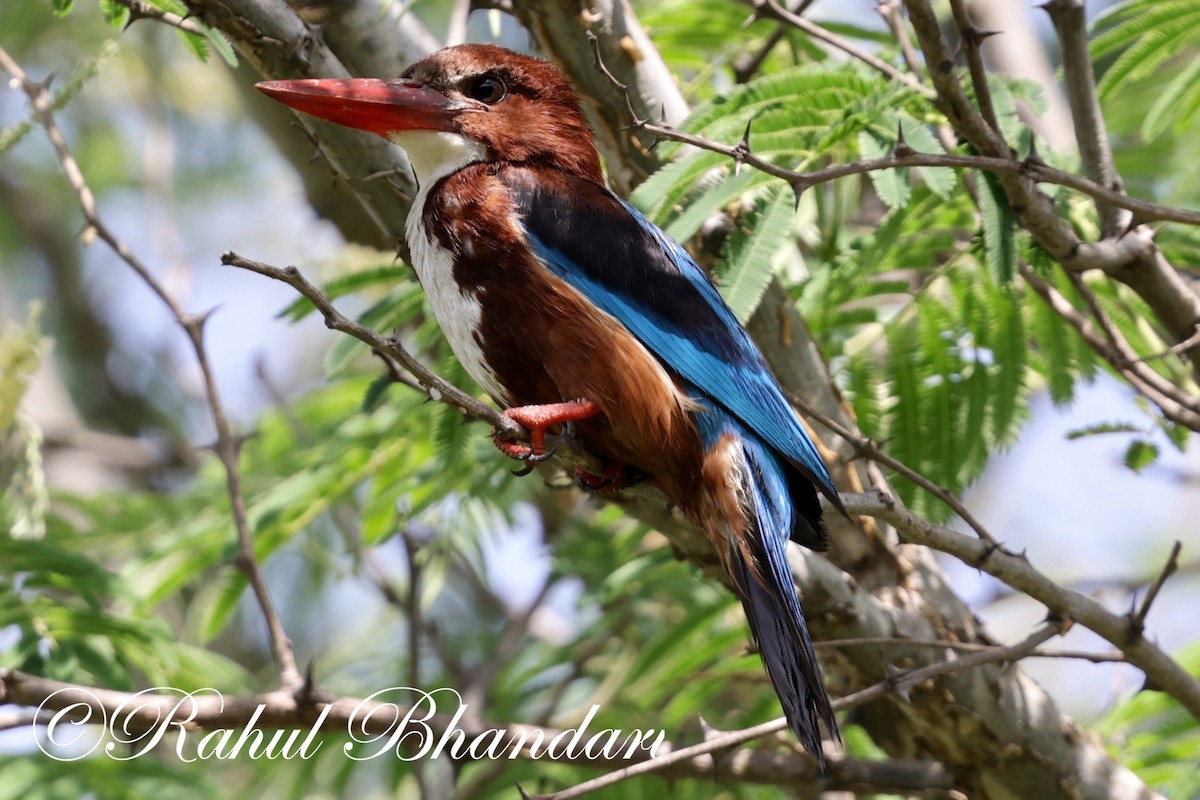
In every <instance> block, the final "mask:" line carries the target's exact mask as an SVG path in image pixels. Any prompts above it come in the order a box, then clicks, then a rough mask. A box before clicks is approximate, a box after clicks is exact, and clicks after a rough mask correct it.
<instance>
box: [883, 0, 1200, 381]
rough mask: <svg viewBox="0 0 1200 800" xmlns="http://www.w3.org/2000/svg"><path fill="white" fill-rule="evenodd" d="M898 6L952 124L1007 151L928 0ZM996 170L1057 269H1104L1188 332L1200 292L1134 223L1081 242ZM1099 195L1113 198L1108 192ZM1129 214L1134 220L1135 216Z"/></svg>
mask: <svg viewBox="0 0 1200 800" xmlns="http://www.w3.org/2000/svg"><path fill="white" fill-rule="evenodd" d="M904 5H905V7H906V8H907V9H908V16H909V19H910V20H912V23H913V29H914V30H915V31H916V34H917V39H918V41H919V42H920V44H921V50H922V51H923V52H924V53H925V62H926V64H928V65H929V66H930V78H931V79H932V82H933V85H934V88H935V89H936V90H937V95H938V106H939V108H940V109H941V110H942V111H943V113H945V114H946V116H947V118H948V119H949V120H950V124H951V125H952V126H953V127H954V129H955V130H956V131H958V132H959V134H961V135H962V136H963V137H964V138H965V139H966V140H967V141H968V142H969V143H970V144H971V146H972V147H973V148H974V149H975V150H976V152H978V153H979V154H980V155H982V156H987V157H991V158H1007V157H1009V156H1010V154H1011V149H1010V148H1009V146H1008V144H1007V143H1006V142H1005V141H1004V140H1003V138H1002V137H1000V136H999V134H997V133H996V131H994V130H993V129H992V128H991V126H989V125H988V123H987V121H986V120H985V119H984V118H983V116H982V115H981V114H980V113H979V111H978V110H977V109H976V108H975V107H974V106H973V105H972V104H971V102H970V100H969V99H968V97H967V94H966V92H965V91H964V90H963V87H962V85H961V84H960V83H959V80H958V77H957V75H956V74H955V69H954V60H953V57H952V56H951V55H950V53H949V51H948V49H947V47H946V42H945V40H944V39H943V37H942V31H941V27H940V26H939V24H938V19H937V15H936V14H935V13H934V12H933V8H932V6H931V4H930V3H929V2H928V0H904ZM997 174H998V176H999V179H1000V184H1001V186H1002V187H1003V189H1004V192H1005V195H1006V196H1007V197H1008V200H1009V204H1010V205H1011V206H1012V209H1013V212H1014V213H1015V214H1016V215H1017V218H1018V219H1019V220H1020V223H1021V225H1022V227H1024V228H1025V229H1026V230H1027V231H1029V232H1030V234H1032V235H1033V238H1034V239H1035V240H1036V241H1037V242H1038V244H1040V245H1041V246H1042V247H1043V248H1045V249H1046V251H1047V252H1049V253H1050V255H1051V256H1053V257H1054V259H1055V260H1056V261H1058V262H1059V264H1061V265H1062V266H1063V268H1065V269H1067V270H1068V271H1072V272H1084V271H1087V270H1092V269H1099V270H1102V271H1104V272H1105V273H1107V274H1108V275H1110V276H1111V277H1113V278H1115V279H1116V280H1119V281H1121V282H1122V283H1124V284H1126V285H1127V286H1129V287H1130V288H1131V289H1133V291H1134V292H1136V293H1137V294H1138V295H1140V296H1141V297H1142V299H1143V300H1145V301H1146V304H1147V305H1149V306H1150V308H1151V309H1152V310H1153V311H1154V313H1155V315H1156V316H1157V317H1158V319H1159V321H1160V322H1161V323H1162V324H1163V326H1164V327H1165V328H1166V329H1167V330H1168V331H1169V332H1170V335H1171V336H1172V337H1174V338H1175V339H1176V340H1177V341H1182V340H1184V339H1186V338H1187V337H1189V336H1190V335H1191V334H1192V332H1193V331H1194V330H1195V327H1196V324H1197V323H1198V322H1200V296H1197V294H1196V293H1195V292H1194V291H1192V289H1191V288H1190V287H1189V286H1188V285H1187V284H1186V283H1184V281H1183V280H1182V279H1181V278H1180V276H1179V274H1178V273H1177V272H1176V270H1175V269H1174V268H1173V267H1172V266H1171V265H1170V264H1169V263H1168V262H1167V260H1166V259H1165V258H1164V257H1163V255H1162V253H1161V252H1159V250H1158V248H1157V247H1156V246H1155V245H1154V242H1153V239H1152V235H1151V234H1150V233H1149V232H1148V231H1145V229H1144V228H1143V227H1141V226H1139V227H1137V228H1135V229H1134V230H1132V231H1130V232H1129V233H1127V234H1125V235H1123V236H1109V237H1107V238H1104V239H1102V240H1101V241H1099V242H1094V243H1093V242H1084V241H1082V240H1081V239H1080V238H1079V236H1078V235H1077V234H1076V233H1075V231H1074V230H1073V228H1072V227H1071V224H1070V223H1069V221H1067V220H1066V219H1064V218H1063V217H1062V216H1060V215H1059V213H1058V209H1057V208H1056V207H1055V205H1054V202H1053V201H1052V200H1051V199H1050V198H1049V197H1048V196H1047V195H1046V194H1045V193H1043V192H1041V191H1040V190H1038V188H1037V186H1036V183H1035V181H1034V176H1033V175H1023V174H1012V173H1007V172H1000V173H997ZM1106 188H1107V187H1106ZM1118 194H1119V193H1118ZM1094 196H1097V197H1099V196H1100V195H1094ZM1104 199H1105V201H1106V202H1111V201H1110V200H1109V198H1108V197H1104ZM1112 204H1113V205H1117V204H1116V203H1112ZM1134 219H1135V220H1137V221H1139V222H1140V220H1139V218H1138V217H1137V215H1136V214H1135V215H1134ZM1188 355H1189V357H1190V358H1191V359H1192V365H1193V373H1194V374H1195V375H1196V376H1197V377H1198V378H1200V348H1193V349H1191V350H1189V351H1188Z"/></svg>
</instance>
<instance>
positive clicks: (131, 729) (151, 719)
mask: <svg viewBox="0 0 1200 800" xmlns="http://www.w3.org/2000/svg"><path fill="white" fill-rule="evenodd" d="M964 660H965V659H964ZM965 666H967V665H965V664H962V665H957V664H956V665H955V668H962V667H965ZM392 691H394V692H395V694H396V695H400V696H402V697H403V696H407V697H409V698H413V699H417V700H420V699H421V698H420V694H421V690H419V689H417V690H415V691H414V690H407V689H405V688H404V687H397V688H396V689H395V690H392ZM376 697H378V698H379V699H376ZM386 697H387V695H386V694H382V693H377V695H372V696H371V697H370V698H365V699H364V698H354V697H321V698H314V699H306V698H303V697H300V698H298V697H297V695H296V694H295V693H293V692H285V691H277V692H270V693H267V694H260V695H252V696H244V697H222V696H221V695H219V694H216V693H215V692H213V690H201V691H199V692H196V693H194V694H193V695H190V696H187V695H185V694H184V693H182V692H179V691H176V692H173V693H158V692H152V691H151V692H120V691H113V690H110V689H103V688H97V687H91V686H85V685H82V684H74V683H64V682H62V681H55V680H50V679H47V678H39V677H36V676H33V675H28V674H26V673H22V672H18V671H16V670H11V669H0V703H2V704H13V705H19V706H28V707H36V708H41V709H43V711H45V712H52V711H60V712H63V713H62V717H61V719H60V721H59V724H63V723H64V722H72V723H75V724H85V723H92V724H95V722H96V720H97V718H98V719H99V720H101V721H102V722H103V723H104V724H105V727H106V729H107V730H106V732H107V733H108V734H109V735H112V734H113V733H114V732H115V731H117V730H119V731H120V733H121V735H122V741H123V742H124V743H126V744H127V745H131V746H134V747H136V746H138V745H143V746H145V745H148V744H149V742H144V741H143V737H144V736H146V735H149V734H151V733H152V732H154V731H156V730H164V731H167V732H169V731H171V730H174V731H175V732H178V733H180V734H182V735H186V734H187V732H188V731H195V730H204V731H210V730H225V729H231V728H232V729H238V728H244V727H245V726H247V725H253V727H254V728H256V729H288V728H301V729H311V728H313V727H314V726H315V727H316V729H317V730H320V731H323V732H327V733H341V734H343V735H345V734H347V733H351V732H352V735H353V736H354V738H355V739H357V740H358V741H359V742H365V743H368V744H373V745H375V747H376V750H375V751H368V752H376V751H378V752H384V751H388V750H394V747H395V744H396V743H397V742H398V740H395V741H392V743H391V744H390V745H389V744H388V743H389V737H394V736H395V735H397V730H399V731H400V732H401V733H405V732H406V733H407V734H408V735H409V738H407V739H406V740H405V742H406V744H413V743H414V740H415V747H417V748H420V747H422V746H426V745H428V748H429V750H430V751H432V749H433V747H435V746H436V743H437V742H438V741H443V737H444V736H445V735H447V734H448V733H449V732H452V731H461V732H462V733H463V734H464V735H465V737H466V741H468V742H469V741H471V740H475V739H476V738H478V737H484V736H489V737H490V736H495V734H494V733H492V732H497V731H498V732H500V735H502V737H503V741H504V742H505V743H511V744H506V746H505V747H504V749H503V755H502V756H501V758H507V757H508V755H509V753H513V754H514V757H516V758H520V759H522V760H536V759H537V753H539V752H540V754H541V756H542V757H543V758H544V757H545V756H546V744H547V743H548V742H550V741H551V740H552V739H553V738H554V737H555V736H558V735H559V734H561V733H563V730H562V729H558V728H553V727H545V726H535V725H524V724H518V723H501V722H490V721H486V720H477V719H472V718H471V717H472V716H473V715H470V714H464V715H459V716H456V715H455V714H453V713H444V712H443V711H438V710H436V709H437V707H436V706H434V707H432V708H431V707H430V706H431V702H437V700H438V699H439V698H437V697H433V698H431V699H429V700H424V701H423V702H418V703H417V704H415V706H414V705H408V704H406V703H400V702H390V701H388V700H387V699H386ZM449 698H450V699H451V700H452V699H453V695H452V694H451V695H449ZM445 703H446V701H445V700H443V701H442V705H445ZM260 709H261V710H260ZM457 710H458V709H457V708H451V712H454V711H457ZM435 712H436V713H435ZM26 719H27V718H25V717H22V718H21V719H20V720H19V721H20V722H24V721H25V720H26ZM41 721H43V722H44V721H46V720H45V714H43V719H42V720H41ZM768 724H772V725H775V724H786V723H783V721H782V720H780V721H778V722H777V723H768ZM760 727H763V726H760ZM426 730H428V733H426ZM567 730H568V731H569V730H570V729H567ZM584 730H585V733H584V739H583V741H584V742H586V741H587V738H586V737H587V736H588V735H589V734H588V733H587V729H584ZM592 733H593V734H594V733H596V732H592ZM655 733H657V731H656V732H655ZM604 738H605V739H606V740H607V737H604ZM752 738H753V737H752ZM652 740H653V737H652V736H651V737H649V738H648V739H647V746H648V744H649V743H650V742H651V741H652ZM444 741H447V742H448V744H447V745H446V748H447V749H446V750H443V753H445V755H446V757H451V755H450V753H449V752H448V750H449V748H450V747H451V745H452V744H453V741H454V740H453V738H450V739H445V740H444ZM744 741H749V739H745V740H744ZM539 743H541V744H540V746H539ZM345 746H347V747H348V746H349V743H347V745H345ZM596 749H597V750H598V749H599V748H596ZM687 749H688V748H683V747H680V746H678V745H674V744H672V743H671V742H669V741H665V740H664V741H663V742H662V744H661V745H660V746H659V747H658V748H657V749H656V752H657V753H659V754H670V758H669V760H668V759H664V758H662V757H661V756H660V757H659V758H652V757H651V756H650V754H649V753H648V752H647V751H646V749H641V750H639V751H637V752H636V753H634V754H633V755H632V758H630V759H623V758H620V757H607V756H606V755H605V754H603V753H596V755H592V754H591V753H590V752H586V751H584V748H583V747H582V745H581V746H580V747H578V748H574V749H570V750H568V751H567V752H562V749H560V751H559V752H561V757H556V758H555V759H554V761H555V763H561V764H570V765H574V766H581V767H588V768H593V769H611V768H612V767H614V766H617V765H623V764H627V763H629V761H634V762H636V763H638V764H648V765H652V766H656V767H657V768H656V769H651V770H649V771H651V772H656V773H658V774H659V775H660V777H662V778H664V779H666V780H674V779H681V778H688V779H696V780H713V779H714V778H715V779H717V780H723V781H730V780H732V781H737V782H741V783H756V784H764V785H779V786H787V785H794V784H796V783H797V782H808V783H815V782H816V781H818V780H820V781H821V784H822V786H823V787H827V788H829V789H842V788H844V789H851V788H853V787H860V788H861V787H870V789H869V790H870V791H872V792H875V793H879V792H885V793H886V792H909V791H923V790H927V789H943V790H946V789H950V788H952V782H951V780H950V776H949V775H948V773H946V771H945V770H944V769H942V768H941V767H940V766H939V765H936V764H932V763H930V762H921V761H896V762H878V761H861V760H858V759H848V758H833V759H830V762H829V772H828V774H827V775H825V776H824V777H822V776H821V774H820V771H819V770H818V769H817V766H816V764H815V762H813V760H812V759H811V758H809V757H808V756H806V755H793V754H786V753H782V754H781V753H772V752H765V751H757V750H738V751H733V752H729V753H726V754H723V755H721V756H720V757H713V756H711V755H709V753H710V752H711V751H710V750H706V751H705V752H703V753H701V754H698V755H695V756H681V755H680V753H682V752H684V751H686V750H687ZM719 749H729V747H728V746H726V747H724V748H719ZM616 752H618V753H619V752H620V748H617V749H616ZM395 755H396V754H395V753H394V752H393V753H391V754H388V753H386V752H385V756H384V757H392V758H394V757H395ZM360 757H361V756H360ZM660 762H662V763H661V765H660Z"/></svg>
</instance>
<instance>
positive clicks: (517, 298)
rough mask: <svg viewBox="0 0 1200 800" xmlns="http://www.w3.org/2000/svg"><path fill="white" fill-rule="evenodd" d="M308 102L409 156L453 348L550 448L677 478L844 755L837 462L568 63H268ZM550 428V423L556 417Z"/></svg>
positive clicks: (779, 674) (466, 53) (773, 659)
mask: <svg viewBox="0 0 1200 800" xmlns="http://www.w3.org/2000/svg"><path fill="white" fill-rule="evenodd" d="M257 88H258V89H259V90H261V91H262V92H263V93H265V94H266V95H268V96H269V97H271V98H273V99H275V100H277V101H280V102H282V103H284V104H286V105H288V106H291V107H292V108H293V109H295V110H297V111H301V112H304V113H306V114H309V115H312V116H315V117H318V118H320V119H324V120H327V121H330V122H334V123H337V124H340V125H343V126H346V127H350V128H355V129H359V130H363V131H367V132H370V133H374V134H378V135H379V136H382V137H384V138H385V139H388V140H390V141H391V142H393V143H395V144H397V145H399V146H400V147H401V148H402V149H403V150H404V151H405V153H406V155H407V156H408V160H409V163H410V165H411V167H412V171H413V174H414V177H415V180H416V185H417V193H416V196H415V197H414V199H413V203H412V210H411V212H410V214H409V216H408V218H407V221H406V225H405V233H406V237H407V241H408V245H409V249H410V252H411V263H412V265H413V268H414V269H415V271H416V273H417V277H418V279H419V280H420V282H421V285H422V288H423V290H424V292H425V294H426V296H427V297H428V300H429V302H430V306H431V308H432V310H433V313H434V316H435V317H436V318H437V321H438V323H439V325H440V327H441V328H442V331H443V332H444V334H445V336H446V338H447V340H448V341H449V344H450V346H451V349H452V350H453V351H454V353H455V355H456V356H457V357H458V359H459V361H460V362H461V363H462V365H463V367H464V368H465V370H466V371H467V373H468V374H469V375H470V376H471V378H472V379H474V381H475V382H476V383H477V384H478V385H479V386H480V387H481V388H482V389H483V390H484V391H485V392H487V394H488V395H490V396H491V397H492V399H493V400H494V401H495V402H496V403H497V404H498V405H499V406H500V407H501V408H502V409H503V411H502V413H503V414H505V415H506V416H508V417H509V418H511V419H513V420H514V421H516V422H518V423H520V424H521V425H523V426H524V427H525V428H526V429H527V430H528V432H529V437H528V438H529V442H528V443H521V442H516V441H509V440H506V439H504V438H503V437H501V436H498V435H496V434H493V437H494V438H495V440H496V445H497V446H498V447H499V448H500V449H501V451H502V452H504V453H505V454H506V455H508V456H510V457H512V458H515V459H519V460H522V461H525V462H527V469H528V468H529V467H532V466H533V465H535V464H537V463H540V462H541V461H543V460H544V459H546V458H547V457H548V456H549V455H550V453H549V452H548V451H547V450H546V445H547V441H548V439H549V438H551V437H553V436H555V435H560V434H555V433H554V431H563V430H564V429H569V430H570V434H571V435H572V436H574V437H575V438H577V440H578V441H579V442H580V443H581V444H582V446H583V447H584V448H585V449H586V450H587V451H588V452H590V453H592V454H594V455H595V456H597V457H598V458H599V459H600V461H601V462H602V463H603V464H604V467H603V469H602V470H600V472H599V473H598V474H597V473H590V472H587V471H585V470H582V469H577V470H576V474H575V477H576V481H577V482H578V483H579V484H580V485H581V486H582V487H583V488H586V489H590V490H592V491H596V492H616V491H619V490H620V489H622V488H625V487H627V486H629V485H631V484H633V483H637V482H639V481H649V482H651V484H652V485H654V486H657V487H658V488H659V489H660V490H661V492H662V493H663V494H664V495H665V496H666V498H667V500H668V501H669V502H670V503H671V504H672V505H673V506H675V507H677V508H678V509H680V511H682V513H683V514H684V515H686V516H687V517H688V518H689V519H691V520H692V522H694V523H695V524H696V526H697V527H698V528H699V529H700V530H701V531H702V532H703V534H704V536H705V537H706V538H707V540H708V541H709V542H710V543H711V544H712V547H713V549H714V550H715V551H716V554H717V557H718V560H719V562H720V564H721V566H722V567H723V569H724V570H725V572H726V573H727V575H728V577H729V580H730V582H731V584H732V586H733V588H734V590H735V592H736V594H737V596H738V597H739V599H740V600H741V603H742V606H743V608H744V610H745V614H746V618H747V621H748V623H749V626H750V630H751V633H752V635H753V638H754V640H755V642H756V644H757V648H758V651H759V654H760V656H761V658H762V661H763V663H764V665H765V668H766V672H767V675H768V676H769V678H770V681H771V683H772V684H773V686H774V688H775V691H776V694H777V695H778V697H779V700H780V704H781V706H782V708H783V711H784V715H785V717H786V719H787V722H788V724H789V727H790V728H791V729H792V730H793V731H794V732H795V735H796V737H797V738H798V740H799V741H800V743H801V744H802V745H803V747H804V748H805V749H806V750H807V751H808V752H809V753H811V754H812V756H813V757H814V758H815V759H816V760H817V763H818V764H819V765H820V767H821V769H822V770H824V769H825V767H826V762H825V758H824V755H823V750H822V734H821V728H822V726H823V727H824V730H825V731H827V732H828V734H829V736H830V738H832V739H835V740H840V734H839V732H838V726H837V720H836V718H835V715H834V712H833V708H832V705H831V703H830V700H829V696H828V693H827V691H826V689H825V684H824V680H823V678H822V675H821V669H820V665H819V664H818V662H817V658H816V654H815V652H814V650H813V645H812V641H811V639H810V636H809V632H808V626H807V624H806V623H805V620H804V614H803V611H802V609H801V605H800V599H799V597H798V595H797V592H796V588H795V584H794V583H793V580H792V576H791V572H790V570H789V568H788V562H787V557H786V547H787V544H788V542H789V541H794V542H796V543H798V544H800V545H804V546H807V547H809V548H812V549H814V550H824V549H825V548H826V547H827V543H828V542H827V539H828V537H827V533H826V529H825V527H824V524H823V522H822V507H821V503H820V500H819V497H818V495H819V494H820V495H824V496H825V497H826V498H827V499H828V501H829V502H830V504H831V505H832V506H833V507H834V508H836V509H837V510H839V511H841V513H843V514H844V513H845V511H844V509H843V507H842V505H841V502H840V500H839V498H838V494H837V489H836V488H835V486H834V484H833V480H832V478H831V477H830V474H829V471H828V469H827V467H826V464H825V462H824V461H823V459H822V457H821V455H820V453H819V452H818V450H817V448H816V446H815V445H814V443H813V441H812V439H811V438H810V437H809V435H808V433H807V431H806V429H805V426H804V424H803V423H802V422H801V420H800V418H799V417H798V416H797V414H796V412H795V411H794V410H793V408H792V406H791V404H790V403H789V402H788V401H787V399H786V396H785V394H784V392H783V390H782V389H781V387H780V385H779V383H778V381H777V380H776V378H775V377H774V375H773V374H772V372H771V370H770V368H769V367H768V366H767V363H766V361H765V359H764V357H763V355H762V353H761V352H760V350H759V348H758V347H757V345H756V344H755V343H754V341H753V340H752V339H751V337H750V335H749V334H748V333H747V332H746V330H745V328H743V327H742V325H741V324H740V323H739V321H738V319H737V317H736V316H735V315H734V313H733V312H732V311H731V310H730V308H729V307H728V305H726V303H725V302H724V301H723V299H722V298H721V295H720V293H719V292H718V290H717V288H716V286H715V284H714V283H713V281H712V280H711V279H710V278H709V276H708V275H707V274H706V273H705V272H704V271H703V270H702V269H701V268H700V267H699V266H698V265H697V264H696V262H695V261H694V260H693V259H692V258H691V256H689V255H688V253H687V252H686V250H685V249H684V248H683V247H682V246H681V245H680V244H678V243H677V242H675V241H674V240H672V239H671V238H670V237H669V236H668V235H667V234H666V233H664V232H663V231H662V230H660V229H659V228H658V227H656V226H655V225H654V224H653V223H651V222H650V221H649V220H648V219H647V218H646V217H645V216H643V215H642V214H641V213H640V212H639V211H638V210H637V209H636V208H635V207H634V206H632V205H631V204H630V203H629V202H627V201H626V200H624V199H622V198H621V197H620V196H618V195H617V194H615V193H614V192H613V191H612V190H611V189H610V188H609V187H608V185H607V183H606V181H605V178H604V173H603V170H602V167H601V160H600V155H599V152H598V150H597V146H596V140H595V136H594V134H593V132H592V130H591V128H590V127H589V125H588V122H587V118H586V117H585V115H584V113H583V111H582V110H581V106H580V103H579V100H578V98H577V96H576V94H575V93H574V90H573V89H572V87H571V85H570V83H569V81H568V80H567V79H566V77H565V76H564V75H563V74H562V73H561V72H560V71H559V70H558V68H557V67H555V66H553V65H552V64H550V63H549V62H547V61H545V60H542V59H540V58H537V57H535V56H530V55H525V54H520V53H516V52H513V51H510V50H507V49H504V48H501V47H498V46H495V45H487V44H464V45H458V46H455V47H449V48H446V49H443V50H438V51H436V52H434V53H432V54H431V55H429V56H426V57H425V58H423V59H421V60H419V61H417V62H416V63H414V64H413V65H412V66H410V67H409V68H408V69H407V70H406V71H405V72H404V73H403V74H402V75H401V76H400V77H399V78H396V79H381V78H346V79H304V80H288V81H266V82H263V83H259V84H257ZM548 431H549V432H550V433H548Z"/></svg>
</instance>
